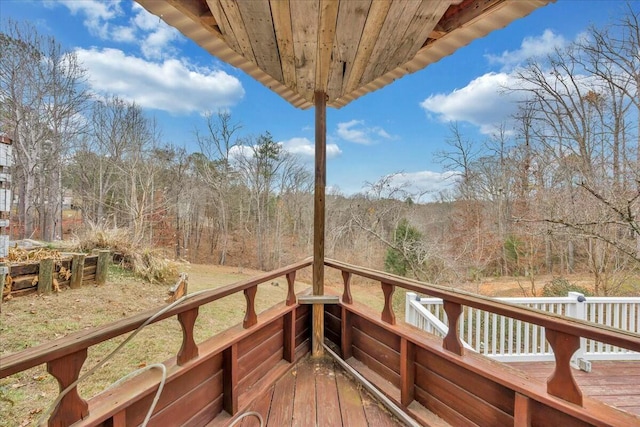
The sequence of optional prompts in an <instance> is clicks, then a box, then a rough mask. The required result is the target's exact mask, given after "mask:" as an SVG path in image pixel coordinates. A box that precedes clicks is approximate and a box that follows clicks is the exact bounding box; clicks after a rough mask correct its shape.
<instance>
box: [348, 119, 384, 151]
mask: <svg viewBox="0 0 640 427" xmlns="http://www.w3.org/2000/svg"><path fill="white" fill-rule="evenodd" d="M336 133H337V134H338V136H339V137H340V138H342V139H344V140H345V141H349V142H355V143H356V144H364V145H368V144H373V143H375V142H378V139H377V138H376V136H377V137H380V138H384V139H393V137H392V136H391V135H389V134H388V133H387V131H385V130H384V129H382V128H381V127H379V126H375V127H366V126H365V122H364V120H351V121H348V122H342V123H338V129H337V130H336Z"/></svg>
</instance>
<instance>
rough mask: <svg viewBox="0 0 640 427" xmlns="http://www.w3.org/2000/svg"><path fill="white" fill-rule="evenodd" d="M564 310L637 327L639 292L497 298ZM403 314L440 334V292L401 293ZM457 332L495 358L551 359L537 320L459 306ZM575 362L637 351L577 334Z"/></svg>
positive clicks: (584, 365) (633, 356)
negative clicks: (625, 295)
mask: <svg viewBox="0 0 640 427" xmlns="http://www.w3.org/2000/svg"><path fill="white" fill-rule="evenodd" d="M496 299H497V300H500V301H504V302H508V303H512V304H520V305H524V306H527V307H530V308H535V309H538V310H542V311H546V312H549V313H556V314H559V315H563V316H568V317H573V318H577V319H582V320H588V321H591V322H594V323H598V324H601V325H605V326H609V327H613V328H617V329H621V330H624V331H629V332H634V333H639V332H640V298H616V297H588V298H585V296H584V295H582V294H580V293H578V292H569V294H568V296H566V297H552V298H546V297H536V298H496ZM405 320H406V322H407V323H409V324H412V325H414V326H417V327H419V328H420V329H423V330H425V331H427V332H430V333H433V334H435V335H438V336H441V337H444V336H445V335H446V334H447V332H448V328H447V326H446V325H447V315H446V313H445V311H444V309H443V306H442V300H441V299H439V298H420V297H419V296H418V295H416V294H415V293H412V292H407V294H406V309H405ZM458 324H459V328H460V330H459V336H460V339H461V340H462V341H463V344H464V345H465V347H466V348H469V349H472V350H474V351H476V352H478V353H481V354H483V355H485V356H488V357H491V358H493V359H496V360H500V361H504V362H508V361H512V362H513V361H552V360H554V357H553V352H552V350H551V347H550V346H549V343H548V342H547V341H546V339H545V330H544V328H543V327H541V326H537V325H533V324H530V323H527V322H523V321H520V320H514V319H511V318H507V317H504V316H501V315H498V314H494V313H489V312H487V311H483V310H477V309H474V308H472V307H464V310H463V312H462V315H461V316H460V321H459V323H458ZM580 344H581V345H580V349H579V350H578V351H576V353H575V354H574V364H576V365H577V366H578V367H580V368H581V369H583V370H590V364H589V362H588V360H640V353H638V352H633V351H630V350H627V349H624V348H620V347H616V346H613V345H609V344H603V343H600V342H596V341H593V340H587V339H584V338H582V339H581V340H580Z"/></svg>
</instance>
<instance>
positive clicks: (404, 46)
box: [138, 0, 551, 108]
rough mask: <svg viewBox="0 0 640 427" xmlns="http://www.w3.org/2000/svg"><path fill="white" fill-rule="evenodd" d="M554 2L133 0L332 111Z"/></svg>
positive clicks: (296, 99) (302, 102) (298, 102)
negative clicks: (322, 99) (319, 95)
mask: <svg viewBox="0 0 640 427" xmlns="http://www.w3.org/2000/svg"><path fill="white" fill-rule="evenodd" d="M549 1H551V0H530V1H508V0H482V1H480V0H466V1H461V0H402V1H393V2H392V1H371V0H316V1H292V0H254V1H241V2H238V1H233V0H168V1H164V2H159V1H157V0H138V2H139V3H140V4H142V5H143V7H145V8H146V9H147V10H149V11H150V12H151V13H153V14H155V15H157V16H158V17H160V18H162V19H163V20H164V21H166V22H167V23H168V24H169V25H172V26H174V27H176V28H178V29H179V30H180V31H181V32H182V33H183V34H185V35H187V36H188V37H189V38H191V39H192V40H193V41H195V42H196V43H198V44H200V45H201V46H202V47H203V48H205V49H206V50H208V51H209V52H210V53H212V54H213V55H215V56H217V57H218V58H220V59H221V60H223V61H226V62H227V63H229V64H231V65H233V66H235V67H239V68H241V69H243V70H244V71H245V72H247V73H248V74H249V75H251V76H252V77H254V78H255V79H256V80H258V81H260V82H261V83H263V84H264V85H265V86H267V87H269V88H271V89H272V90H274V91H275V92H276V93H278V94H279V95H281V96H283V97H284V98H285V99H286V100H287V101H289V102H291V103H292V104H293V105H294V106H296V107H302V108H308V107H311V106H312V105H313V96H314V92H316V91H322V92H326V93H327V94H328V95H329V100H328V103H329V105H330V106H332V107H342V106H344V105H346V104H347V103H349V102H350V101H352V100H354V99H356V98H358V97H360V96H362V95H364V94H366V93H368V92H371V91H373V90H376V89H380V88H381V87H383V86H385V85H387V84H389V83H391V82H392V81H394V80H397V79H398V78H400V77H402V76H404V75H405V74H407V73H412V72H415V71H417V70H420V69H422V68H424V67H426V66H427V65H429V64H431V63H433V62H435V61H438V60H439V59H441V58H443V57H444V56H447V55H450V54H451V53H453V52H454V51H455V50H456V49H458V48H460V47H462V46H464V45H466V44H468V43H469V42H470V41H472V40H473V39H476V38H478V37H482V36H484V35H486V34H488V33H489V32H491V31H493V30H495V29H498V28H502V27H503V26H505V25H507V24H508V23H509V22H511V21H512V20H514V19H517V18H520V17H522V16H525V15H527V14H528V13H530V12H531V11H533V10H535V9H536V8H538V7H540V6H543V5H545V4H547V3H548V2H549Z"/></svg>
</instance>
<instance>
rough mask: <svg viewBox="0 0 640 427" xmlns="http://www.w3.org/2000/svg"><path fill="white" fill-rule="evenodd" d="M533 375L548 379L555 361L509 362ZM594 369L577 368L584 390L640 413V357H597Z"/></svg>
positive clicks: (537, 377)
mask: <svg viewBox="0 0 640 427" xmlns="http://www.w3.org/2000/svg"><path fill="white" fill-rule="evenodd" d="M509 365H510V366H513V367H514V368H517V369H519V370H521V371H523V372H525V373H527V375H529V376H530V377H532V378H536V379H539V380H540V381H546V380H547V377H549V375H551V373H552V372H553V368H554V363H553V362H517V363H509ZM591 366H592V370H591V372H584V371H580V370H578V369H573V370H572V372H573V376H574V378H575V379H576V382H577V383H578V385H579V386H580V389H581V390H582V392H583V394H585V395H587V396H590V397H592V398H594V399H597V400H600V401H601V402H603V403H606V404H608V405H611V406H615V407H616V408H618V409H622V410H624V411H627V412H631V413H633V414H637V415H640V361H594V362H591Z"/></svg>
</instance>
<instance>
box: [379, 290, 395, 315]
mask: <svg viewBox="0 0 640 427" xmlns="http://www.w3.org/2000/svg"><path fill="white" fill-rule="evenodd" d="M381 285H382V293H383V294H384V308H383V309H382V321H383V322H387V323H389V324H391V325H395V324H396V315H395V314H394V312H393V305H392V301H393V300H392V297H393V291H394V290H395V286H393V285H390V284H389V283H385V282H381Z"/></svg>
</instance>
